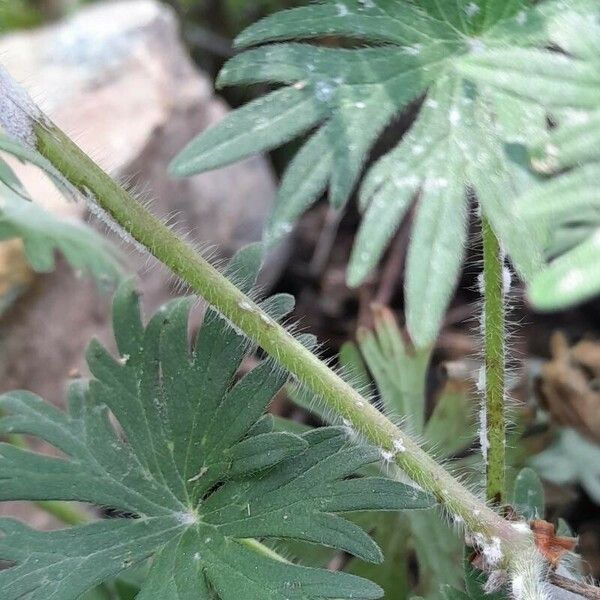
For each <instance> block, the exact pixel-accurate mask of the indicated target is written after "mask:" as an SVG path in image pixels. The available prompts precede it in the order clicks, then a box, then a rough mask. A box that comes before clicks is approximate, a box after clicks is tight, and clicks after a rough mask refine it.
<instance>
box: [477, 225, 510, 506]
mask: <svg viewBox="0 0 600 600" xmlns="http://www.w3.org/2000/svg"><path fill="white" fill-rule="evenodd" d="M481 227H482V237H483V321H482V325H483V330H484V332H483V333H484V356H485V407H484V409H485V419H484V420H483V421H484V422H482V424H481V426H482V427H485V432H482V434H485V440H484V442H483V444H482V445H483V446H484V451H485V454H486V498H487V499H488V500H490V501H492V502H494V503H497V504H499V503H501V502H503V500H504V477H505V454H506V448H505V436H506V424H505V418H504V417H505V415H504V398H505V393H504V388H505V366H506V364H505V363H506V360H505V347H504V336H505V333H506V332H505V307H504V275H503V269H504V257H503V253H502V250H501V248H500V244H499V243H498V239H497V238H496V235H495V234H494V232H493V230H492V228H491V226H490V224H489V222H488V221H487V219H486V218H485V217H482V220H481Z"/></svg>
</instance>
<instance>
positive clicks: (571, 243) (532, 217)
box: [460, 5, 600, 310]
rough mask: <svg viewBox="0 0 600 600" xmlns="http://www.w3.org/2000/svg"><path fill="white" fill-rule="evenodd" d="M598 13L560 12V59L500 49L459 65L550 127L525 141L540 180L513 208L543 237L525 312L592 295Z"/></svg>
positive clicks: (599, 137)
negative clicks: (540, 265)
mask: <svg viewBox="0 0 600 600" xmlns="http://www.w3.org/2000/svg"><path fill="white" fill-rule="evenodd" d="M599 17H600V9H599V8H598V6H597V5H596V6H595V7H593V9H592V10H591V11H590V12H589V14H576V13H568V14H567V15H564V16H563V17H562V18H560V19H556V20H555V21H554V23H553V25H552V27H551V28H550V40H551V42H552V43H554V44H555V45H556V46H558V47H560V48H561V49H562V50H564V52H563V53H558V52H550V51H547V50H546V51H542V50H523V49H513V50H502V51H498V50H496V51H493V52H485V53H482V54H481V55H478V56H472V57H469V58H466V59H465V60H464V61H463V63H462V64H461V66H460V69H461V71H462V72H463V73H464V74H466V75H467V76H470V77H473V78H474V79H477V80H478V81H484V82H486V83H487V84H488V85H489V86H493V87H495V88H499V89H501V90H502V91H503V92H504V93H506V94H510V95H511V97H513V98H516V99H518V100H519V101H525V102H537V103H538V105H539V106H540V107H543V108H544V109H545V110H547V111H548V113H550V114H551V116H552V119H553V120H554V121H555V122H556V123H557V127H555V128H554V129H552V130H551V131H549V132H543V133H542V134H540V135H537V136H533V137H532V139H531V143H532V150H531V163H532V166H533V167H534V168H535V169H537V170H538V171H540V172H541V173H544V174H546V175H553V174H555V173H558V175H556V176H555V177H552V178H551V179H549V181H548V182H546V183H544V184H542V185H539V186H534V187H533V188H532V189H530V190H529V191H528V192H526V193H525V194H523V196H522V197H521V198H520V199H519V202H518V210H519V214H520V215H521V216H522V218H523V219H525V220H526V221H527V222H528V223H536V226H538V227H539V226H540V225H542V226H543V228H544V229H545V230H546V234H545V237H546V253H547V256H548V258H549V259H551V260H550V262H549V264H548V266H547V268H545V269H543V270H542V271H541V272H540V273H539V274H538V275H537V276H536V277H535V278H534V279H533V280H532V281H531V283H530V285H529V289H528V293H529V298H530V300H531V302H532V303H533V305H534V306H535V307H536V308H538V309H541V310H554V309H561V308H565V307H567V306H571V305H573V304H576V303H578V302H581V301H584V300H587V299H589V298H591V297H593V296H595V295H597V294H598V293H599V292H600V270H598V268H597V264H598V261H599V259H600V244H599V240H600V233H599V232H600V192H599V191H598V190H599V185H598V184H599V183H600V42H599V40H600V24H599V21H598V18H599Z"/></svg>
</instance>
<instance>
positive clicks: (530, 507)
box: [512, 467, 545, 521]
mask: <svg viewBox="0 0 600 600" xmlns="http://www.w3.org/2000/svg"><path fill="white" fill-rule="evenodd" d="M512 506H513V508H514V509H515V511H516V512H517V513H518V514H519V515H520V516H521V517H523V518H524V519H526V520H527V521H531V520H532V519H543V518H544V514H545V496H544V486H543V485H542V482H541V481H540V478H539V477H538V475H537V473H536V472H535V471H534V470H533V469H530V468H528V467H525V468H524V469H521V470H520V471H519V473H518V475H517V477H516V478H515V485H514V490H513V499H512Z"/></svg>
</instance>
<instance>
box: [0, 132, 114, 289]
mask: <svg viewBox="0 0 600 600" xmlns="http://www.w3.org/2000/svg"><path fill="white" fill-rule="evenodd" d="M0 151H1V152H6V153H8V154H12V155H13V156H15V157H16V158H18V159H19V160H22V161H26V162H30V163H32V164H34V165H35V166H37V167H39V168H41V169H42V170H43V171H44V172H45V173H46V174H47V175H48V176H49V177H50V179H51V181H52V182H53V183H54V184H55V185H56V186H57V188H58V189H59V191H60V192H61V193H63V194H64V195H66V197H67V198H72V197H73V195H74V193H75V192H74V191H73V190H72V189H71V188H70V187H69V186H68V185H67V184H66V183H64V179H63V178H62V177H61V176H60V174H59V173H58V172H57V171H56V170H55V169H54V167H52V165H50V163H48V162H47V161H46V160H45V159H44V158H43V157H41V156H40V155H39V154H37V153H36V152H34V151H33V150H29V149H28V148H25V147H23V146H21V145H20V144H18V143H17V142H15V141H14V140H12V139H10V138H8V137H6V136H4V135H3V134H1V133H0ZM12 238H20V239H21V240H22V241H23V245H24V249H25V256H26V258H27V261H28V262H29V264H30V265H31V267H32V268H33V269H34V270H35V271H37V272H40V273H47V272H50V271H52V270H54V266H55V253H56V252H57V251H58V252H60V253H61V254H62V255H63V256H64V257H65V259H66V260H67V262H68V263H69V264H70V265H71V267H72V268H73V269H75V270H76V271H83V272H88V273H89V274H90V275H92V276H93V277H94V278H95V279H96V281H97V282H98V284H99V285H100V286H101V287H102V288H110V287H113V286H114V285H115V284H116V283H118V282H119V281H120V280H121V279H122V276H123V265H122V258H121V257H120V255H119V253H118V252H117V250H116V249H115V248H113V246H112V245H111V244H110V243H109V242H108V241H107V240H105V239H104V238H103V237H102V236H101V235H99V234H97V233H96V232H95V231H93V230H92V229H90V228H89V227H87V226H86V225H84V224H82V223H79V222H77V221H74V220H73V221H70V220H66V219H60V218H58V217H56V216H54V215H52V214H51V213H48V212H47V211H45V210H44V209H43V208H42V207H41V206H39V205H37V204H35V203H34V202H33V201H32V200H31V198H30V197H29V195H28V193H27V191H26V190H25V188H24V187H23V185H22V184H21V182H20V181H19V179H18V177H17V175H16V174H15V172H14V171H13V170H12V168H11V167H10V166H9V165H8V164H7V163H6V162H5V161H4V160H3V159H2V158H1V157H0V239H1V240H6V239H12Z"/></svg>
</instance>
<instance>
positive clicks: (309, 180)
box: [172, 0, 587, 347]
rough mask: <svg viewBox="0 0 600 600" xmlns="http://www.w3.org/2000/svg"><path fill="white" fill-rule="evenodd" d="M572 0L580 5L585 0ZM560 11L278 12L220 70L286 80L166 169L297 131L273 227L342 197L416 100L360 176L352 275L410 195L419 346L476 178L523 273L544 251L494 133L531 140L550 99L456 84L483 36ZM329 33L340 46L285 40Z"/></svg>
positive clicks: (509, 39)
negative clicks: (520, 212) (518, 204)
mask: <svg viewBox="0 0 600 600" xmlns="http://www.w3.org/2000/svg"><path fill="white" fill-rule="evenodd" d="M576 5H577V7H579V6H580V5H581V6H586V7H587V4H586V3H585V2H584V0H579V1H578V2H577V3H576ZM570 12H571V8H570V7H569V5H565V3H564V2H557V1H555V0H547V1H546V2H541V3H533V2H532V3H530V2H528V0H510V1H506V0H479V1H474V0H473V1H470V0H456V1H452V2H436V1H434V0H413V1H411V0H369V1H368V2H367V1H361V0H338V1H334V0H324V1H321V2H318V3H313V4H311V5H310V6H306V7H301V8H296V9H291V10H287V11H282V12H280V13H276V14H274V15H272V16H270V17H267V18H266V19H263V20H262V21H259V22H258V23H256V24H255V25H252V26H251V27H249V28H248V29H247V30H246V31H244V32H243V33H242V34H241V35H240V36H239V37H238V39H237V40H236V43H237V46H238V47H240V48H248V47H250V46H258V47H255V48H251V49H249V50H246V51H245V52H243V53H241V54H240V55H238V56H236V57H234V58H233V59H232V60H231V61H229V62H228V63H227V64H226V65H225V67H224V68H223V70H222V72H221V74H220V77H219V83H220V84H221V85H234V84H254V83H265V82H266V83H273V84H276V85H281V86H283V87H281V88H279V89H277V90H275V91H273V92H271V93H270V94H269V95H267V96H266V97H265V98H262V99H259V100H255V101H253V102H251V103H250V104H248V105H247V106H245V107H244V108H242V109H239V110H238V111H234V112H233V113H232V114H231V115H229V116H228V117H226V118H225V119H224V120H223V121H222V122H221V123H220V124H218V125H217V126H216V127H215V128H213V129H210V130H208V131H207V132H205V133H203V134H201V135H200V136H199V137H198V138H197V139H195V140H194V141H193V142H192V143H191V144H190V145H189V146H188V147H187V148H186V149H184V150H183V152H182V153H181V154H180V155H179V156H178V157H177V158H176V159H175V161H174V162H173V164H172V170H173V172H175V173H176V174H178V175H191V174H194V173H198V172H201V171H204V170H207V169H211V168H214V167H217V166H222V165H225V164H228V163H230V162H233V161H235V160H238V159H240V158H242V157H244V156H248V155H249V154H252V153H255V152H260V151H263V150H268V149H271V148H273V147H275V146H278V145H280V144H282V143H284V142H286V141H288V140H289V139H290V138H291V137H292V136H296V135H301V134H304V133H306V134H308V135H307V139H306V141H305V142H304V145H303V146H302V147H301V149H300V150H299V151H298V153H297V154H296V156H295V158H294V159H293V160H292V161H291V162H290V164H289V166H288V168H287V170H286V172H285V174H284V176H283V179H282V183H281V188H280V191H279V195H278V200H277V203H276V206H275V209H274V212H273V214H272V217H271V219H270V222H269V224H268V227H267V229H266V232H265V237H266V240H267V241H268V242H274V241H276V240H277V239H278V238H279V237H280V236H282V235H284V234H286V233H288V232H289V231H290V230H291V229H292V227H293V225H294V223H295V221H296V220H297V219H298V217H299V216H300V215H301V214H302V212H303V211H304V210H306V208H307V207H308V206H310V204H312V203H313V202H314V201H315V200H316V199H317V198H318V197H319V196H320V195H321V193H322V192H323V191H324V190H325V189H327V188H328V189H329V199H330V202H331V203H332V205H333V206H335V207H341V206H343V205H344V204H345V203H346V202H347V200H348V198H349V197H350V195H351V193H352V192H353V190H354V188H355V187H356V185H357V183H358V181H359V179H360V175H361V171H362V169H363V166H364V164H365V162H366V160H367V158H368V156H369V152H370V149H371V147H372V146H373V144H374V142H375V141H376V139H377V138H378V136H379V135H380V134H381V132H382V131H383V130H384V129H385V127H386V126H387V125H388V124H389V123H390V122H391V121H392V120H393V119H394V117H395V116H397V115H398V114H400V113H401V112H402V110H403V109H404V108H406V107H407V106H408V105H409V104H410V103H411V102H414V101H418V100H422V104H421V108H420V111H419V114H418V117H417V120H416V122H415V123H414V125H413V127H412V128H411V130H410V131H409V132H408V134H407V135H406V136H405V137H404V139H403V140H402V141H401V143H400V145H399V146H398V147H397V148H396V149H394V150H392V151H391V152H390V153H389V154H388V155H387V156H385V157H384V158H383V159H381V161H380V162H379V163H378V164H377V165H376V166H375V167H374V168H373V169H372V170H371V171H370V173H369V174H368V176H367V178H366V181H365V183H364V184H363V185H362V188H361V190H360V200H361V202H360V203H361V208H362V210H363V211H365V216H364V220H363V223H362V226H361V228H360V231H359V234H358V238H357V240H356V243H355V247H354V252H353V255H352V259H351V262H350V265H349V270H348V281H349V283H350V284H351V285H358V284H359V283H360V282H361V281H363V279H364V278H365V277H366V275H367V274H368V272H369V271H370V270H371V269H372V268H373V267H374V266H375V265H376V264H377V262H378V260H379V258H380V257H381V255H382V253H383V252H384V250H385V248H386V246H387V244H388V242H389V240H390V238H391V237H392V235H393V234H394V232H395V231H396V229H397V228H398V225H399V223H400V222H401V221H402V219H403V218H404V216H405V215H406V213H407V211H408V209H409V207H410V206H411V204H412V203H413V201H414V200H415V197H417V196H418V200H417V203H418V206H417V209H416V215H415V224H414V229H413V235H412V243H411V246H410V249H409V252H408V264H407V277H406V284H405V285H406V298H407V320H408V327H409V330H410V334H411V336H412V337H413V340H414V341H415V343H416V344H417V345H418V346H422V347H425V346H427V345H428V344H430V343H431V342H432V341H433V339H434V338H435V336H436V335H437V331H438V329H439V326H440V323H441V321H442V317H443V314H444V311H445V309H446V307H447V304H448V302H449V300H450V297H451V295H452V293H453V290H454V286H455V285H456V282H457V279H458V275H459V270H460V267H461V263H462V258H463V255H464V246H465V242H466V237H467V220H468V214H469V202H468V199H467V193H466V192H467V190H474V191H475V192H476V194H477V197H478V199H479V201H480V205H481V208H482V210H483V212H484V213H485V214H486V215H487V217H488V218H489V220H490V221H491V223H492V226H493V228H494V230H495V232H496V233H497V235H498V236H499V237H500V239H501V241H502V243H503V246H504V247H505V249H506V251H507V253H508V255H509V257H510V259H511V260H512V262H513V264H514V266H515V267H516V269H517V271H518V273H519V274H520V275H521V276H522V277H524V278H525V279H529V278H531V277H532V276H533V274H534V273H535V272H536V271H537V269H538V267H539V266H540V264H541V258H542V257H541V251H540V248H539V246H540V243H539V240H538V231H537V230H534V231H530V230H529V231H528V230H527V228H526V227H525V225H524V224H523V223H522V222H521V221H520V220H519V219H518V218H516V217H515V207H514V203H513V199H514V196H515V194H516V193H517V191H518V190H520V189H521V188H522V187H523V186H524V185H528V184H529V183H531V178H529V179H528V178H526V177H524V175H523V173H522V172H519V169H518V168H516V165H515V164H514V162H513V161H512V160H511V158H510V156H509V153H508V152H507V150H506V147H505V145H504V141H510V142H512V143H521V144H522V143H524V142H526V141H527V140H529V139H530V138H531V135H532V133H533V132H540V131H542V130H543V129H544V128H545V119H544V117H545V115H544V113H543V111H541V110H540V109H539V107H538V106H537V105H536V104H535V103H533V102H531V101H525V100H522V99H518V100H517V99H514V98H509V97H508V96H507V94H506V93H504V92H501V91H499V90H497V89H495V88H492V87H490V86H484V87H480V86H479V82H478V80H477V78H476V77H475V78H473V77H471V79H473V83H474V85H466V83H465V80H464V77H463V74H461V73H459V72H458V71H457V69H456V67H457V66H459V65H460V64H462V63H461V61H462V59H463V58H464V57H465V56H475V55H477V54H478V53H480V52H483V51H484V50H485V49H486V48H488V49H489V48H506V47H507V46H509V47H515V46H516V47H523V48H530V47H532V48H535V47H541V46H544V45H545V44H546V43H547V41H548V39H549V35H550V32H549V28H550V27H551V26H552V24H553V23H554V21H555V20H556V17H557V15H564V14H567V13H568V14H570ZM332 36H334V37H339V38H347V39H348V40H349V42H350V44H349V45H347V46H351V47H344V48H339V47H338V48H335V47H323V46H318V45H315V44H313V43H310V44H309V43H298V42H295V41H290V40H298V39H305V40H313V39H315V38H323V37H332ZM290 99H293V100H292V106H291V108H290ZM509 103H510V107H509V106H508V105H509ZM515 109H516V110H515ZM292 113H293V116H291V115H292ZM515 115H517V116H515ZM491 174H493V177H492V178H490V175H491ZM488 179H491V181H488ZM539 235H540V236H541V232H540V233H539Z"/></svg>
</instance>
